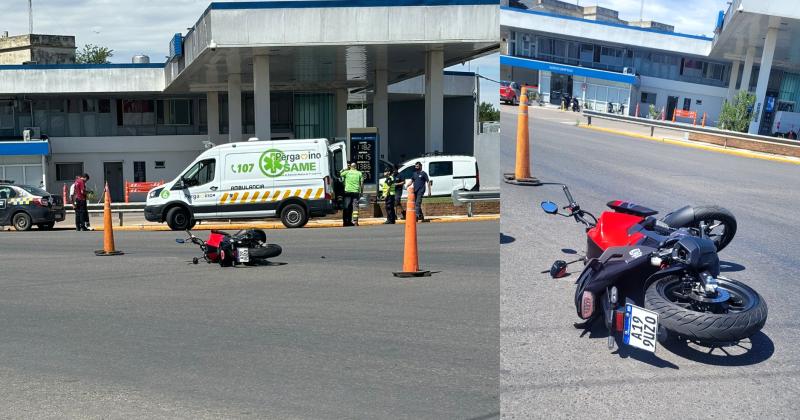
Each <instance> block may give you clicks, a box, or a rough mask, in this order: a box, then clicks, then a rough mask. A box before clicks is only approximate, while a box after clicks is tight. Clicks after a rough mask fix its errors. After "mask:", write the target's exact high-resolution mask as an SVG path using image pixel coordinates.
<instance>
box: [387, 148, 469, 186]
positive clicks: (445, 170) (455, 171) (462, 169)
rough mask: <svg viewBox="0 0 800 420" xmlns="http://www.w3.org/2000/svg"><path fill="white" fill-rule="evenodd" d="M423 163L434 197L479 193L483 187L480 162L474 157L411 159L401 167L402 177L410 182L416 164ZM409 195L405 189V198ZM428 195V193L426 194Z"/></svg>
mask: <svg viewBox="0 0 800 420" xmlns="http://www.w3.org/2000/svg"><path fill="white" fill-rule="evenodd" d="M417 162H420V163H422V170H423V171H425V172H426V173H427V174H428V178H430V180H431V193H430V195H433V196H450V195H451V194H452V193H453V190H468V191H478V190H479V189H480V186H481V180H480V172H479V171H478V161H477V160H476V159H475V157H474V156H461V155H435V156H424V157H420V158H417V159H411V160H409V161H406V162H404V163H403V164H401V165H400V170H399V172H400V175H401V176H402V177H403V179H405V180H410V179H411V175H412V174H413V173H414V164H415V163H417ZM406 194H407V193H406V191H405V189H403V196H405V195H406ZM426 194H427V192H426Z"/></svg>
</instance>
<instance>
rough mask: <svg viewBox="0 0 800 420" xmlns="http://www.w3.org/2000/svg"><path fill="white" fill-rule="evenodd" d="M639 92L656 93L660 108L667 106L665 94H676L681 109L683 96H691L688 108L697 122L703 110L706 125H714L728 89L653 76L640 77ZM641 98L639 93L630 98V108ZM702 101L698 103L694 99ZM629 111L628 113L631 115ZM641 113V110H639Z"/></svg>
mask: <svg viewBox="0 0 800 420" xmlns="http://www.w3.org/2000/svg"><path fill="white" fill-rule="evenodd" d="M639 92H648V93H655V94H656V104H655V105H656V109H657V110H659V111H660V110H661V109H662V108H665V107H666V106H667V96H677V97H678V105H677V107H676V109H683V100H684V98H691V99H692V105H691V108H690V110H691V111H697V118H698V121H697V123H698V124H700V118H701V116H702V114H703V112H705V113H707V114H708V116H707V119H706V125H707V126H708V125H712V126H715V125H716V121H717V118H718V117H719V112H720V111H721V110H722V102H723V101H724V100H725V98H727V95H728V89H727V88H722V87H714V86H707V85H699V84H695V83H686V82H677V81H674V80H665V79H658V78H655V77H646V76H642V77H641V85H640V87H639ZM640 99H641V95H639V96H637V97H633V98H631V107H630V108H631V109H634V108H635V107H636V103H637V102H639V100H640ZM697 99H700V100H701V101H702V104H701V105H698V104H697V102H696V100H697ZM632 112H633V111H631V112H630V113H629V115H632ZM640 113H641V111H640Z"/></svg>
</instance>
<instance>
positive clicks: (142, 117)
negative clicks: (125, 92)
mask: <svg viewBox="0 0 800 420" xmlns="http://www.w3.org/2000/svg"><path fill="white" fill-rule="evenodd" d="M153 102H154V101H151V100H118V101H117V107H121V109H117V125H153V124H154V123H155V121H153V120H154V114H155V110H154V107H155V106H154V104H153ZM120 111H121V112H120ZM120 117H122V118H120ZM120 122H121V124H120Z"/></svg>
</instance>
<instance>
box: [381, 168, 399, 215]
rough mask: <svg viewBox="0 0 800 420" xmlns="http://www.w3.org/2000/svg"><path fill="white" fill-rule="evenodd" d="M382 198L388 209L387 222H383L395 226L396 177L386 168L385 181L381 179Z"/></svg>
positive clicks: (384, 172)
mask: <svg viewBox="0 0 800 420" xmlns="http://www.w3.org/2000/svg"><path fill="white" fill-rule="evenodd" d="M381 196H382V197H383V203H384V206H385V207H386V221H385V222H383V224H384V225H393V224H394V222H395V219H396V218H397V216H396V215H395V212H394V199H395V191H394V177H393V176H392V169H391V168H386V170H385V171H383V179H381Z"/></svg>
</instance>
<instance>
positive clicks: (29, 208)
mask: <svg viewBox="0 0 800 420" xmlns="http://www.w3.org/2000/svg"><path fill="white" fill-rule="evenodd" d="M64 216H65V212H64V200H63V198H62V197H61V196H60V195H53V194H50V193H49V192H47V191H45V190H43V189H41V188H37V187H32V186H30V185H17V184H14V183H13V182H11V181H0V226H9V225H11V226H14V229H16V230H30V228H31V226H33V225H36V226H38V227H39V229H42V230H48V229H52V228H53V226H55V224H56V222H61V221H63V220H64Z"/></svg>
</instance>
